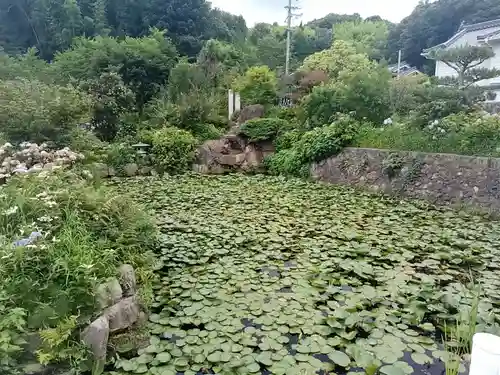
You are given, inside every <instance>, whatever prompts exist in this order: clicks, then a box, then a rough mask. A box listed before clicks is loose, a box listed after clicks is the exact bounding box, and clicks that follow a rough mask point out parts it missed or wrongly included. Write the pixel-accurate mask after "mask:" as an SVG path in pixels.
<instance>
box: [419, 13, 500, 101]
mask: <svg viewBox="0 0 500 375" xmlns="http://www.w3.org/2000/svg"><path fill="white" fill-rule="evenodd" d="M467 44H468V45H472V46H477V45H490V46H491V48H493V52H495V56H493V57H492V58H490V59H488V60H486V61H485V62H484V63H483V64H481V65H480V66H479V67H483V68H488V69H492V68H496V69H500V19H496V20H492V21H487V22H481V23H476V24H473V25H464V24H462V26H460V29H458V31H457V33H456V34H455V35H453V36H452V37H451V38H450V39H449V40H447V41H446V42H444V43H441V44H439V45H437V46H434V47H432V48H429V49H426V50H424V52H423V53H422V55H423V56H426V55H427V53H428V52H429V51H430V50H432V49H435V48H443V49H448V48H454V47H460V46H464V45H467ZM456 75H457V72H456V71H455V70H453V69H452V68H450V67H449V66H448V65H446V64H445V63H444V62H442V61H437V62H436V77H439V78H443V77H450V76H451V77H453V76H456ZM477 84H478V85H480V86H484V87H487V88H489V90H490V91H492V92H495V93H496V94H497V96H496V99H495V100H494V101H496V102H500V77H497V78H492V79H487V80H483V81H480V82H478V83H477Z"/></svg>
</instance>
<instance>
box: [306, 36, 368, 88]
mask: <svg viewBox="0 0 500 375" xmlns="http://www.w3.org/2000/svg"><path fill="white" fill-rule="evenodd" d="M372 66H373V63H371V62H370V60H369V59H368V56H366V55H365V54H363V53H358V52H357V51H356V48H355V47H354V46H353V45H352V44H350V43H348V42H346V41H343V40H337V41H335V42H334V43H333V45H332V47H331V48H329V49H326V50H323V51H321V52H317V53H315V54H314V55H311V56H308V57H307V58H306V59H305V60H304V64H303V65H302V67H301V70H303V71H305V72H313V71H316V70H321V71H323V72H325V73H327V74H328V76H329V77H330V79H331V80H332V81H336V80H338V79H339V78H340V76H341V75H344V76H345V75H346V74H349V73H356V72H360V71H363V70H366V69H369V68H371V67H372Z"/></svg>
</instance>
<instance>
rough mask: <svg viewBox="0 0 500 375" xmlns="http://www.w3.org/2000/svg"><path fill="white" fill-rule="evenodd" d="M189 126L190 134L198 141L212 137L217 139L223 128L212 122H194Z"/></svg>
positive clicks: (220, 135) (221, 134)
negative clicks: (194, 123)
mask: <svg viewBox="0 0 500 375" xmlns="http://www.w3.org/2000/svg"><path fill="white" fill-rule="evenodd" d="M191 128H192V131H191V132H192V134H193V135H194V136H195V137H196V139H197V140H198V141H199V142H200V143H202V142H204V141H209V140H212V139H219V138H220V137H222V136H223V135H224V130H223V129H222V128H220V127H217V126H216V125H214V124H196V125H194V126H192V127H191Z"/></svg>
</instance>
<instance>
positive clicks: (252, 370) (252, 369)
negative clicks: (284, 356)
mask: <svg viewBox="0 0 500 375" xmlns="http://www.w3.org/2000/svg"><path fill="white" fill-rule="evenodd" d="M245 369H246V370H247V371H248V372H249V373H251V374H254V373H256V372H260V366H259V364H258V363H256V362H254V363H251V364H249V365H247V366H246V367H245Z"/></svg>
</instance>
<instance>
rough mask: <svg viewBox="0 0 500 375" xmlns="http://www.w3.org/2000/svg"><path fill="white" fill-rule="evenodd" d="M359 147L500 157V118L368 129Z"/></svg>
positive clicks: (457, 117)
mask: <svg viewBox="0 0 500 375" xmlns="http://www.w3.org/2000/svg"><path fill="white" fill-rule="evenodd" d="M353 145H355V146H357V147H368V148H379V149H391V150H404V151H421V152H441V153H455V154H463V155H481V156H494V157H496V156H500V118H499V117H498V116H494V115H487V114H483V113H477V112H473V113H459V114H454V115H450V116H447V117H445V118H444V119H442V120H434V121H433V122H431V123H430V124H429V125H427V126H426V127H424V128H420V127H416V126H414V125H413V124H412V123H402V124H394V125H391V126H387V127H373V126H364V127H362V128H361V129H360V131H359V132H358V134H357V136H356V137H355V140H354V141H353Z"/></svg>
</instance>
